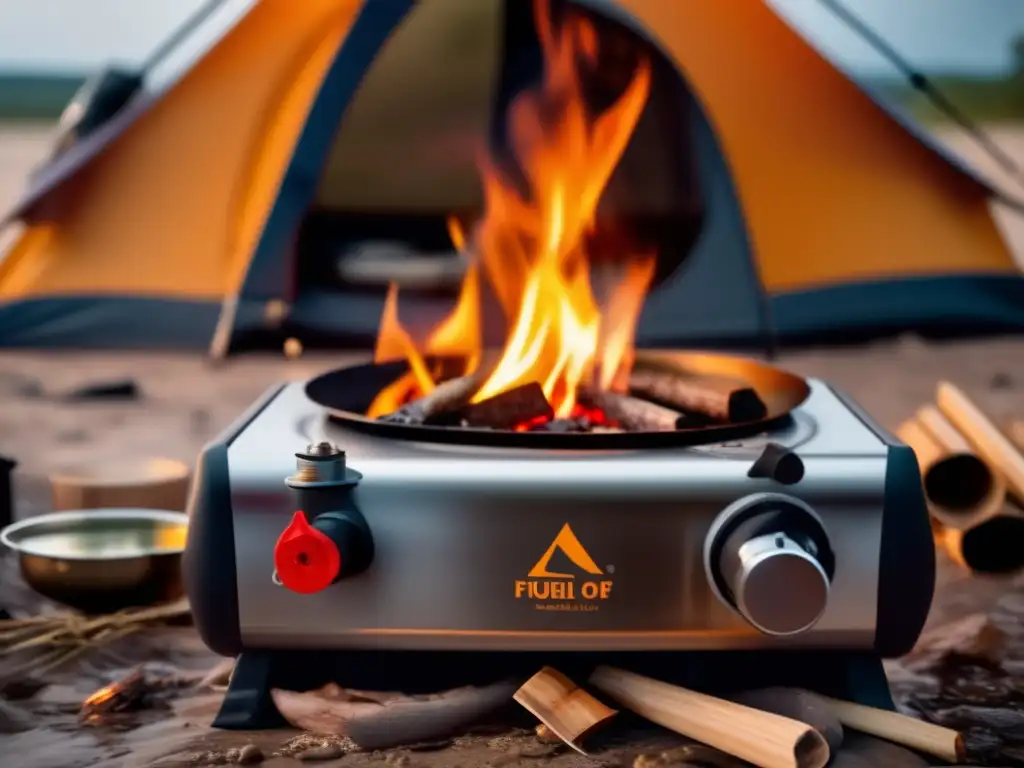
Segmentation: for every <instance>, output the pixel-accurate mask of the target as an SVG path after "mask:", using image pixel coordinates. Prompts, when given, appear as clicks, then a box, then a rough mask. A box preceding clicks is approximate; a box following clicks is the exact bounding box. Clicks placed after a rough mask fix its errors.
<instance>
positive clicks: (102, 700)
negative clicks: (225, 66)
mask: <svg viewBox="0 0 1024 768" xmlns="http://www.w3.org/2000/svg"><path fill="white" fill-rule="evenodd" d="M121 689H122V686H121V685H120V684H119V683H111V684H110V685H105V686H103V687H102V688H100V689H99V690H98V691H96V692H95V693H93V694H92V695H90V696H89V697H88V698H87V699H86V700H85V701H83V702H82V708H83V709H94V708H96V707H102V706H103V705H104V704H106V703H107V702H108V701H111V700H112V699H113V698H114V697H115V696H117V695H118V694H119V693H120V692H121Z"/></svg>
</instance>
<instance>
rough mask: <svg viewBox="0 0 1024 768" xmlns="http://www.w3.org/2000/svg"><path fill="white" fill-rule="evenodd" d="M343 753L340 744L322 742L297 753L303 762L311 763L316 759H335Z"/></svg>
mask: <svg viewBox="0 0 1024 768" xmlns="http://www.w3.org/2000/svg"><path fill="white" fill-rule="evenodd" d="M344 754H345V750H343V749H342V748H341V745H340V744H322V745H321V746H319V747H313V748H312V749H307V750H306V751H305V752H301V753H299V755H298V758H299V760H301V761H302V762H304V763H311V762H315V761H317V760H337V759H338V758H339V757H342V756H344Z"/></svg>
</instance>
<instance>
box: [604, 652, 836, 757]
mask: <svg viewBox="0 0 1024 768" xmlns="http://www.w3.org/2000/svg"><path fill="white" fill-rule="evenodd" d="M590 683H591V685H593V686H594V687H596V688H597V689H598V690H600V691H603V692H604V693H606V694H608V695H609V696H611V697H612V698H613V699H615V700H616V701H617V702H619V703H620V704H622V705H623V706H625V707H628V708H629V709H631V710H632V711H633V712H635V713H636V714H638V715H640V716H641V717H644V718H646V719H648V720H650V721H651V722H653V723H657V724H658V725H660V726H662V727H664V728H668V729H669V730H672V731H675V732H676V733H679V734H681V735H683V736H687V737H689V738H691V739H694V740H695V741H701V742H703V743H705V744H707V745H708V746H712V747H715V748H716V749H720V750H722V751H723V752H727V753H729V754H731V755H734V756H735V757H739V758H742V759H743V760H746V761H748V762H751V763H753V764H754V765H759V766H762V767H763V768H822V766H824V765H825V764H826V763H827V762H828V759H829V748H828V743H827V742H826V741H825V739H824V738H823V737H822V736H821V734H820V733H818V732H817V731H815V730H814V729H813V728H811V727H810V726H808V725H807V724H805V723H800V722H797V721H796V720H791V719H790V718H788V717H782V716H780V715H775V714H772V713H770V712H763V711H761V710H758V709H753V708H751V707H746V706H743V705H742V704H737V703H735V702H731V701H726V700H724V699H718V698H715V697H714V696H707V695H705V694H702V693H695V692H694V691H689V690H687V689H685V688H680V687H678V686H675V685H670V684H668V683H664V682H661V681H659V680H652V679H651V678H649V677H643V676H642V675H637V674H633V673H632V672H626V671H623V670H620V669H613V668H611V667H598V668H597V669H596V670H595V671H594V673H593V675H591V677H590Z"/></svg>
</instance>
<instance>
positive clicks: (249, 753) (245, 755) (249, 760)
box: [235, 744, 263, 765]
mask: <svg viewBox="0 0 1024 768" xmlns="http://www.w3.org/2000/svg"><path fill="white" fill-rule="evenodd" d="M235 762H237V763H238V764H239V765H255V764H256V763H262V762H263V750H261V749H260V748H259V747H257V746H256V745H255V744H246V745H245V746H244V747H242V748H241V749H240V750H239V752H238V757H237V758H235Z"/></svg>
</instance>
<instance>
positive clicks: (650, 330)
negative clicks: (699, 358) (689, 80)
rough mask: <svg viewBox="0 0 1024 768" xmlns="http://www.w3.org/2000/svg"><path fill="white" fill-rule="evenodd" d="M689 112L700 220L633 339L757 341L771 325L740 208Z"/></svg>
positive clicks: (646, 342) (716, 154)
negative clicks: (701, 211)
mask: <svg viewBox="0 0 1024 768" xmlns="http://www.w3.org/2000/svg"><path fill="white" fill-rule="evenodd" d="M691 115H692V122H693V132H692V135H693V140H694V144H695V150H696V155H697V168H698V173H699V180H700V189H701V192H702V194H703V197H704V208H705V218H704V224H703V228H702V230H701V235H700V238H699V239H698V241H697V243H696V244H695V245H694V248H693V250H692V252H691V253H690V256H689V258H688V259H687V261H686V263H684V264H683V265H682V267H681V268H680V269H678V270H677V271H676V273H675V274H673V275H671V276H670V277H669V278H668V279H667V280H666V281H665V282H664V283H663V284H662V285H660V286H659V287H658V288H657V289H656V290H654V291H652V292H651V294H650V295H649V296H648V297H647V301H646V302H645V303H644V310H643V313H642V314H641V316H640V322H639V324H638V326H637V344H638V345H640V346H668V345H671V344H680V343H692V342H696V341H698V340H725V339H748V340H751V341H752V342H754V343H757V342H758V340H763V339H767V338H768V337H769V336H770V335H771V333H772V328H770V327H769V322H770V318H769V317H768V311H767V309H768V299H767V297H766V296H765V293H764V290H763V288H762V286H761V281H760V278H759V277H758V275H757V271H756V267H755V261H754V258H753V254H752V253H751V250H750V243H749V241H748V239H747V228H746V224H745V223H744V221H743V212H742V210H741V209H740V203H739V200H738V199H737V197H736V193H735V190H734V189H733V186H732V178H731V175H730V173H729V169H728V167H727V165H726V161H725V157H724V156H723V154H722V150H721V147H719V145H718V142H717V140H716V139H715V135H714V132H713V131H712V128H711V126H710V124H709V123H708V120H707V118H706V116H705V115H704V113H703V111H702V110H700V109H699V107H695V108H694V109H692V110H691Z"/></svg>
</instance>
